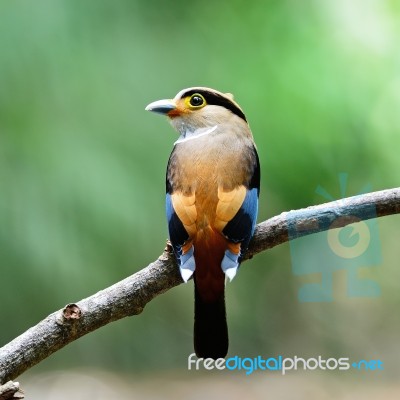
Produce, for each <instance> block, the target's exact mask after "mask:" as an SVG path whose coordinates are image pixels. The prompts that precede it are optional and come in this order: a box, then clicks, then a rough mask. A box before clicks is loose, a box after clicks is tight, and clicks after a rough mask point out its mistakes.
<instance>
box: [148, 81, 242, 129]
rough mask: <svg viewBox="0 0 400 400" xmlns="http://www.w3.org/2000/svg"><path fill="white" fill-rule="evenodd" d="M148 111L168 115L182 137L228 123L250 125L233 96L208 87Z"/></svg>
mask: <svg viewBox="0 0 400 400" xmlns="http://www.w3.org/2000/svg"><path fill="white" fill-rule="evenodd" d="M146 110H147V111H153V112H156V113H159V114H164V115H166V116H167V117H168V118H169V119H170V122H171V124H172V126H173V127H174V128H175V129H176V130H177V131H178V132H179V133H180V134H181V135H186V133H187V132H195V131H197V130H199V129H200V130H202V129H209V128H213V127H215V126H219V125H221V124H226V123H236V124H243V123H244V124H246V125H247V121H246V117H245V115H244V113H243V111H242V109H241V108H240V106H239V105H238V104H237V103H236V102H235V101H234V100H233V95H232V94H230V93H221V92H218V91H217V90H214V89H210V88H206V87H192V88H188V89H183V90H181V91H180V92H179V93H178V94H177V95H176V96H175V97H174V98H173V99H168V100H158V101H155V102H153V103H150V104H149V105H148V106H147V107H146Z"/></svg>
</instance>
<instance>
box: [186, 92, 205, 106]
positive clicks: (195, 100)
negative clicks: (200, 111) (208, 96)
mask: <svg viewBox="0 0 400 400" xmlns="http://www.w3.org/2000/svg"><path fill="white" fill-rule="evenodd" d="M186 104H187V106H188V107H189V108H191V109H196V108H201V107H204V106H205V105H206V100H205V98H204V97H203V96H202V95H201V94H199V93H194V94H192V95H191V96H190V97H188V98H187V99H186Z"/></svg>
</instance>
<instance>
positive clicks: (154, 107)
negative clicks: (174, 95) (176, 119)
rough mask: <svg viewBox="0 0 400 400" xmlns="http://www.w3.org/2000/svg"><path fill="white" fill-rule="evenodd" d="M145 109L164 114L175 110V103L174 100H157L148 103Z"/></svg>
mask: <svg viewBox="0 0 400 400" xmlns="http://www.w3.org/2000/svg"><path fill="white" fill-rule="evenodd" d="M145 110H146V111H152V112H155V113H158V114H164V115H166V114H168V113H169V112H170V111H173V110H176V104H175V102H174V100H157V101H154V102H153V103H150V104H149V105H148V106H147V107H146V108H145Z"/></svg>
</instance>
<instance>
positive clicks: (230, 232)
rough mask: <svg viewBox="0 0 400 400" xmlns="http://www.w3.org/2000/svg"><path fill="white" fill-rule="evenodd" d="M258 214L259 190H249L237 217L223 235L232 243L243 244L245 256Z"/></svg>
mask: <svg viewBox="0 0 400 400" xmlns="http://www.w3.org/2000/svg"><path fill="white" fill-rule="evenodd" d="M257 214H258V188H253V189H250V190H247V193H246V197H245V198H244V201H243V204H242V206H241V207H240V209H239V211H238V212H237V213H236V215H235V216H234V217H233V218H232V219H231V220H230V221H229V222H228V223H227V225H226V226H225V228H224V230H223V231H222V233H223V234H224V235H225V236H226V237H227V238H228V239H229V240H230V241H232V242H234V243H239V242H240V243H241V244H242V245H241V254H243V253H244V252H245V251H246V249H247V246H248V245H249V242H250V239H251V237H252V236H253V233H254V229H255V227H256V221H257Z"/></svg>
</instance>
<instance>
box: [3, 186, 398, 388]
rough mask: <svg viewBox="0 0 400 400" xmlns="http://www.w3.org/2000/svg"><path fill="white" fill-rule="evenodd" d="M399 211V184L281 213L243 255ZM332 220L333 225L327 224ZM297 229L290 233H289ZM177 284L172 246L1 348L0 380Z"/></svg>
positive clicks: (266, 223)
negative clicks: (108, 285) (130, 272)
mask: <svg viewBox="0 0 400 400" xmlns="http://www.w3.org/2000/svg"><path fill="white" fill-rule="evenodd" d="M397 213H400V188H396V189H389V190H382V191H379V192H373V193H368V194H363V195H360V196H355V197H349V198H346V199H342V200H338V201H333V202H330V203H325V204H321V205H318V206H313V207H308V208H305V209H300V210H296V211H290V212H285V213H282V214H280V215H278V216H276V217H274V218H271V219H269V220H267V221H264V222H261V223H260V224H259V225H258V226H257V228H256V231H255V234H254V237H253V239H252V241H251V243H250V246H249V249H248V252H247V254H246V257H245V259H249V258H251V257H253V256H254V255H255V254H258V253H260V252H262V251H264V250H267V249H270V248H272V247H275V246H277V245H278V244H281V243H285V242H287V241H288V240H289V235H288V228H290V227H295V228H296V229H294V230H292V229H291V230H290V231H291V239H293V238H295V237H300V236H305V235H309V234H312V233H317V232H322V231H325V230H328V229H330V228H331V229H332V228H339V227H343V226H345V225H348V224H350V223H354V222H358V221H360V220H367V219H371V218H376V217H382V216H386V215H391V214H397ZM332 224H333V225H332ZM293 231H294V232H296V234H295V236H293V234H292V232H293ZM180 283H182V280H181V277H180V274H179V271H178V268H177V266H176V263H175V259H174V257H173V255H172V253H171V249H169V248H167V249H165V250H164V252H163V254H162V255H161V256H160V257H159V258H158V259H157V260H156V261H154V262H153V263H151V264H150V265H148V266H147V267H146V268H144V269H142V270H140V271H139V272H137V273H135V274H133V275H131V276H130V277H128V278H126V279H124V280H122V281H120V282H118V283H116V284H115V285H112V286H110V287H108V288H106V289H104V290H102V291H100V292H98V293H96V294H94V295H93V296H90V297H88V298H86V299H83V300H81V301H79V302H78V303H76V304H69V305H67V306H66V307H65V308H64V309H62V310H59V311H56V312H55V313H53V314H50V315H49V316H48V317H46V318H45V319H44V320H43V321H41V322H39V323H38V324H37V325H36V326H34V327H32V328H30V329H29V330H27V331H26V332H24V333H23V334H22V335H20V336H18V337H17V338H16V339H14V340H13V341H11V342H10V343H8V344H7V345H5V346H4V347H2V348H0V384H1V383H5V382H7V381H8V380H10V379H14V378H16V377H17V376H18V375H20V374H21V373H23V372H24V371H26V370H27V369H29V368H30V367H32V366H34V365H35V364H37V363H39V362H40V361H42V360H43V359H45V358H46V357H48V356H49V355H51V354H52V353H54V352H55V351H57V350H59V349H61V348H62V347H64V346H65V345H67V344H68V343H70V342H72V341H74V340H76V339H78V338H80V337H81V336H83V335H86V334H87V333H89V332H92V331H94V330H96V329H98V328H100V327H101V326H103V325H106V324H108V323H110V322H112V321H116V320H118V319H121V318H124V317H127V316H131V315H137V314H140V313H141V312H142V311H143V308H144V306H145V305H146V304H147V303H148V302H150V301H151V300H152V299H153V298H154V297H156V296H158V295H160V294H162V293H164V292H166V291H167V290H169V289H171V288H173V287H174V286H177V285H179V284H180Z"/></svg>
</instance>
